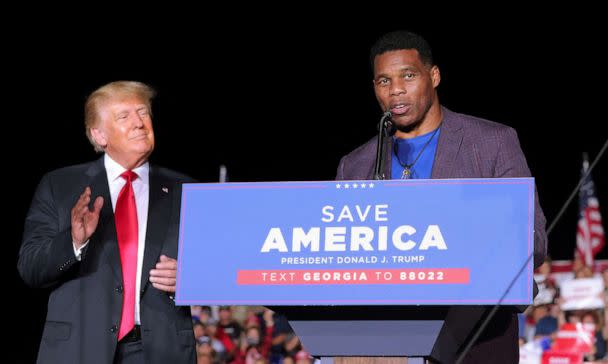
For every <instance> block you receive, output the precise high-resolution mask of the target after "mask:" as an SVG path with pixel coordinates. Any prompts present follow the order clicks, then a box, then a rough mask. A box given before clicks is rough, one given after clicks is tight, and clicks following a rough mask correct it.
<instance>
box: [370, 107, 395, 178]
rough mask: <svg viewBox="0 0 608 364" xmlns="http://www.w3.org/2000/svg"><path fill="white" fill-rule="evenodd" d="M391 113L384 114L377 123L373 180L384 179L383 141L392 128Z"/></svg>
mask: <svg viewBox="0 0 608 364" xmlns="http://www.w3.org/2000/svg"><path fill="white" fill-rule="evenodd" d="M391 116H392V114H391V112H390V111H387V112H385V113H384V114H383V115H382V117H381V118H380V122H379V123H378V145H377V146H376V164H375V166H374V179H376V180H382V179H386V176H385V175H384V157H385V156H384V144H385V143H384V140H385V138H386V137H387V136H388V135H389V130H390V128H391V127H392V123H391Z"/></svg>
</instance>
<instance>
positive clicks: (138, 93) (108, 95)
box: [84, 81, 156, 152]
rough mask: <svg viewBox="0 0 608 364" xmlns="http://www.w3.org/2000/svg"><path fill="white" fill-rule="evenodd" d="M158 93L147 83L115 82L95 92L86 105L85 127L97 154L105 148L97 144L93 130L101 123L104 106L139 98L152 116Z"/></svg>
mask: <svg viewBox="0 0 608 364" xmlns="http://www.w3.org/2000/svg"><path fill="white" fill-rule="evenodd" d="M155 95H156V91H154V89H153V88H152V87H150V86H148V85H146V84H145V83H142V82H137V81H115V82H110V83H108V84H106V85H103V86H101V87H100V88H98V89H97V90H95V91H93V93H91V94H90V95H89V97H88V98H87V101H86V103H85V104H84V126H85V129H86V134H87V138H88V139H89V142H91V144H92V145H93V148H95V151H96V152H103V148H102V147H101V146H100V145H98V144H97V143H96V142H95V139H93V136H92V135H91V128H95V127H97V126H98V125H99V122H100V121H101V108H102V105H103V104H104V103H105V102H107V101H108V100H112V99H117V98H127V97H137V98H140V99H141V100H142V101H144V102H145V103H146V106H148V110H149V111H150V115H152V99H153V98H154V96H155Z"/></svg>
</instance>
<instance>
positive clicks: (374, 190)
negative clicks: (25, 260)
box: [176, 178, 534, 364]
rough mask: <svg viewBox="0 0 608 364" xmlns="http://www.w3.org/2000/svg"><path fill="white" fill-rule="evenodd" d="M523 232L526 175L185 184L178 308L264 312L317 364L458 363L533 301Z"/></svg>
mask: <svg viewBox="0 0 608 364" xmlns="http://www.w3.org/2000/svg"><path fill="white" fill-rule="evenodd" d="M533 221H534V180H533V179H532V178H509V179H463V180H410V181H408V180H405V181H340V182H269V183H223V184H217V183H214V184H186V185H184V188H183V196H182V212H181V224H180V243H179V255H178V277H177V278H178V281H177V292H176V304H178V305H192V304H200V305H263V306H267V307H269V308H271V309H272V310H274V311H276V312H279V313H282V314H284V315H285V316H286V317H287V319H288V321H289V323H290V325H291V327H292V328H293V329H294V331H295V333H296V335H298V337H299V338H300V340H301V342H302V344H303V345H304V347H305V348H306V350H307V351H308V352H309V353H311V354H312V355H313V356H315V357H318V358H321V361H322V363H323V364H346V363H349V364H363V363H366V364H380V363H382V364H402V363H408V364H421V363H425V362H426V359H429V360H431V361H432V362H434V363H454V362H455V361H456V359H457V358H458V355H459V353H460V352H461V351H462V349H463V348H464V347H465V346H466V345H467V343H468V340H470V339H471V336H472V334H473V333H474V332H475V330H476V329H477V327H478V326H479V324H480V322H481V321H482V320H483V319H484V318H485V315H486V314H487V313H488V311H489V310H490V309H491V307H493V305H495V304H500V305H502V306H505V307H504V308H501V309H513V310H516V308H521V307H522V306H526V305H529V304H531V303H532V299H533V294H532V282H533V280H532V271H533V268H532V260H531V259H529V258H530V256H531V255H532V253H533ZM508 287H511V288H510V290H509V291H508V292H506V290H507V288H508Z"/></svg>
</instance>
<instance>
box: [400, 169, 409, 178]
mask: <svg viewBox="0 0 608 364" xmlns="http://www.w3.org/2000/svg"><path fill="white" fill-rule="evenodd" d="M411 174H412V172H411V171H410V169H409V168H408V167H404V168H403V173H402V174H401V179H410V175H411Z"/></svg>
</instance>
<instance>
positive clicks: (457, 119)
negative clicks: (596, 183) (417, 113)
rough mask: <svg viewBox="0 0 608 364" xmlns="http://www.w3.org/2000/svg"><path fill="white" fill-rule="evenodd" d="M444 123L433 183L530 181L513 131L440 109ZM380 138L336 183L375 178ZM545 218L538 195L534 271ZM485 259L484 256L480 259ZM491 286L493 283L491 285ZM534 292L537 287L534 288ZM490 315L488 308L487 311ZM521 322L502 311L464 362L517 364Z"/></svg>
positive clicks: (345, 163) (352, 158) (356, 154)
mask: <svg viewBox="0 0 608 364" xmlns="http://www.w3.org/2000/svg"><path fill="white" fill-rule="evenodd" d="M442 113H443V121H442V124H441V133H440V134H439V140H438V142H437V151H436V154H435V160H434V162H433V170H432V174H431V178H500V177H505V178H509V177H530V170H529V168H528V164H527V162H526V158H525V157H524V154H523V152H522V150H521V147H520V145H519V140H518V138H517V133H516V132H515V130H514V129H513V128H510V127H508V126H506V125H502V124H499V123H495V122H492V121H489V120H484V119H480V118H476V117H473V116H469V115H464V114H458V113H455V112H452V111H450V110H448V109H446V108H445V107H442ZM376 143H377V137H374V138H372V139H371V140H370V141H368V142H367V143H365V144H363V145H361V146H360V147H358V148H357V149H355V150H354V151H352V152H351V153H349V154H348V155H346V156H344V157H343V158H342V160H341V161H340V165H339V166H338V173H337V177H336V179H338V180H361V179H373V176H374V163H375V159H376ZM386 143H387V145H385V149H384V150H386V151H387V153H386V155H385V160H384V166H385V170H384V175H385V176H391V170H390V169H391V158H392V155H393V153H392V150H393V139H392V138H387V141H386ZM545 223H546V221H545V216H544V214H543V211H542V210H541V208H540V204H539V202H538V196H537V194H535V206H534V266H535V267H538V266H539V265H541V264H542V262H543V261H544V259H545V256H546V254H547V234H546V232H545ZM480 258H482V257H480ZM489 283H490V284H491V282H489ZM535 288H536V287H535ZM488 311H489V309H488ZM517 335H518V330H517V317H516V316H515V314H514V313H513V311H509V310H499V311H498V312H497V314H496V315H495V316H494V318H493V319H492V320H491V321H490V323H489V325H488V326H487V328H486V330H484V332H483V334H482V335H481V336H480V337H479V339H478V340H477V342H476V343H475V345H474V346H473V347H472V348H471V350H470V351H469V353H468V354H467V356H466V360H465V363H517V362H518V360H519V349H518V344H517Z"/></svg>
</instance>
